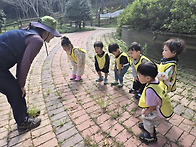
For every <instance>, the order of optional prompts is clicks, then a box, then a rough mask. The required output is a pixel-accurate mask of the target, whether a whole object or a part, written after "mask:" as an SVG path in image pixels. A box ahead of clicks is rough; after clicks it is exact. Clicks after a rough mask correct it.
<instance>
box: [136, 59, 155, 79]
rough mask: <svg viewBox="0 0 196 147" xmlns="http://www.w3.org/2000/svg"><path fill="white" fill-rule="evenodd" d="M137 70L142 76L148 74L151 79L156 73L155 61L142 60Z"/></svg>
mask: <svg viewBox="0 0 196 147" xmlns="http://www.w3.org/2000/svg"><path fill="white" fill-rule="evenodd" d="M137 72H139V73H140V74H142V75H144V76H150V77H151V78H152V79H154V78H155V77H156V76H157V74H158V69H157V65H156V64H155V63H153V62H150V61H146V62H142V63H141V64H140V65H139V66H138V68H137Z"/></svg>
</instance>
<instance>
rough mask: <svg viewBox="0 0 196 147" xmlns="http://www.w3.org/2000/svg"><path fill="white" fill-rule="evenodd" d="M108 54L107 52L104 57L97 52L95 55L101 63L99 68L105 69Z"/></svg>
mask: <svg viewBox="0 0 196 147" xmlns="http://www.w3.org/2000/svg"><path fill="white" fill-rule="evenodd" d="M107 54H108V53H107V52H105V53H104V54H103V56H102V57H99V56H98V55H97V54H96V55H95V58H96V59H97V63H98V65H99V69H103V68H104V66H105V56H106V55H107Z"/></svg>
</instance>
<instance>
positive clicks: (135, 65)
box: [131, 55, 150, 72]
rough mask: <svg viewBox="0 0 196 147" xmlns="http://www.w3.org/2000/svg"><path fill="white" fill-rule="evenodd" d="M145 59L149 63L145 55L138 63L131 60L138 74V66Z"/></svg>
mask: <svg viewBox="0 0 196 147" xmlns="http://www.w3.org/2000/svg"><path fill="white" fill-rule="evenodd" d="M143 59H146V60H147V61H150V60H149V59H148V58H147V57H145V56H143V55H142V56H140V58H139V60H138V62H137V63H134V61H133V59H131V60H132V64H133V66H134V67H135V70H136V72H137V68H138V66H139V65H140V64H141V63H142V60H143Z"/></svg>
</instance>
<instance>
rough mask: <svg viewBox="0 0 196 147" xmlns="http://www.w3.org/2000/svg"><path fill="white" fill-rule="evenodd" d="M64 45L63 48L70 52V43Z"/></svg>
mask: <svg viewBox="0 0 196 147" xmlns="http://www.w3.org/2000/svg"><path fill="white" fill-rule="evenodd" d="M62 47H63V50H64V51H66V52H70V50H71V47H70V45H66V46H62Z"/></svg>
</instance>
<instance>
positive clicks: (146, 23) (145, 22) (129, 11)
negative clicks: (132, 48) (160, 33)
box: [118, 0, 171, 30]
mask: <svg viewBox="0 0 196 147" xmlns="http://www.w3.org/2000/svg"><path fill="white" fill-rule="evenodd" d="M170 5H171V0H164V1H163V0H135V1H134V2H133V3H132V4H131V5H128V7H127V8H126V9H125V10H124V11H123V12H122V13H121V16H120V17H119V18H118V21H119V24H120V25H130V27H131V28H133V29H139V30H142V29H150V30H156V29H157V28H160V26H162V25H163V24H164V19H166V18H167V17H168V16H169V15H170V12H169V10H170Z"/></svg>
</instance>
